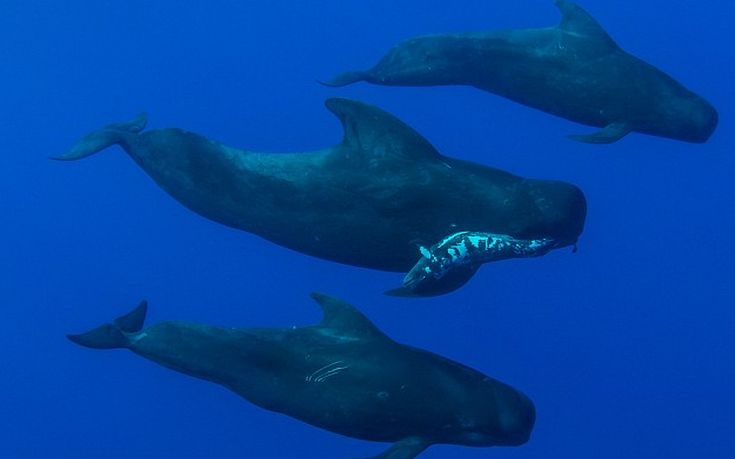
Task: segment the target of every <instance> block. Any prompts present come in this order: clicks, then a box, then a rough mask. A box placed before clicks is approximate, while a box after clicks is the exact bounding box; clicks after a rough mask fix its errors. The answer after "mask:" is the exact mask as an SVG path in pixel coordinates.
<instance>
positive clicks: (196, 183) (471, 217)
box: [56, 99, 587, 273]
mask: <svg viewBox="0 0 735 459" xmlns="http://www.w3.org/2000/svg"><path fill="white" fill-rule="evenodd" d="M326 105H327V108H328V109H329V110H330V111H332V112H333V113H334V114H335V115H337V116H338V117H339V119H340V121H341V122H342V125H343V127H344V138H343V140H342V142H341V143H339V144H337V145H335V146H333V147H330V148H325V149H322V150H317V151H311V152H300V153H280V154H273V153H259V152H254V151H247V150H240V149H237V148H233V147H229V146H226V145H223V144H220V143H218V142H216V141H213V140H210V139H207V138H205V137H203V136H200V135H197V134H194V133H191V132H187V131H183V130H180V129H156V130H150V131H144V127H145V122H146V118H145V116H143V115H141V116H140V117H138V118H136V119H134V120H131V121H128V122H123V123H115V124H111V125H108V126H105V127H103V128H101V129H98V130H96V131H93V132H92V133H90V134H88V135H87V136H85V137H84V138H82V139H81V140H80V141H79V142H77V144H76V145H74V146H73V147H72V148H71V149H70V150H69V151H68V152H67V153H65V154H63V155H61V156H59V157H57V158H56V159H60V160H67V161H68V160H77V159H81V158H85V157H87V156H90V155H92V154H94V153H97V152H98V151H100V150H103V149H105V148H106V147H109V146H112V145H120V146H121V147H122V148H123V149H124V150H125V151H126V152H127V153H128V154H129V155H130V157H132V158H133V160H135V162H137V163H138V165H140V167H141V168H142V169H143V170H144V171H145V172H146V173H147V174H148V175H150V177H151V178H152V179H153V180H154V181H155V182H156V183H157V184H158V185H159V186H160V187H161V188H163V189H164V190H165V191H166V192H168V193H169V194H170V195H171V196H173V197H174V198H175V199H176V200H177V201H179V202H180V203H181V204H183V205H184V206H186V207H187V208H189V209H191V210H193V211H194V212H196V213H198V214H199V215H202V216H204V217H206V218H208V219H211V220H214V221H216V222H219V223H222V224H224V225H227V226H230V227H233V228H238V229H241V230H244V231H247V232H250V233H253V234H256V235H258V236H261V237H263V238H265V239H267V240H269V241H272V242H274V243H276V244H279V245H281V246H284V247H288V248H290V249H293V250H296V251H298V252H301V253H304V254H307V255H312V256H315V257H319V258H322V259H326V260H331V261H335V262H339V263H345V264H348V265H352V266H360V267H366V268H372V269H378V270H383V271H393V272H402V273H406V272H408V271H409V270H410V269H411V268H412V267H413V266H414V265H415V264H416V248H415V243H416V241H419V242H421V243H424V244H433V243H434V242H436V241H440V240H443V239H444V238H445V237H446V236H447V235H449V234H454V233H456V232H457V231H459V230H464V231H480V232H489V233H494V234H505V235H508V236H510V237H514V238H518V239H528V240H532V239H538V240H540V239H545V238H549V239H553V240H554V241H556V242H557V245H558V247H564V246H569V245H573V244H575V243H576V242H577V238H578V237H579V235H580V233H581V232H582V229H583V227H584V220H585V216H586V212H587V206H586V201H585V197H584V194H583V193H582V191H581V190H580V189H579V188H577V187H576V186H574V185H571V184H569V183H564V182H559V181H553V180H535V179H527V178H523V177H519V176H517V175H513V174H510V173H508V172H504V171H501V170H498V169H494V168H491V167H486V166H483V165H480V164H476V163H472V162H469V161H463V160H459V159H454V158H450V157H448V156H444V155H441V154H440V153H439V152H438V151H437V150H436V149H435V148H434V147H433V146H432V145H431V144H430V143H429V142H428V141H427V140H426V139H425V138H424V137H422V136H421V135H420V134H419V133H418V132H416V131H415V130H413V129H412V128H411V127H409V126H407V125H406V124H405V123H403V122H402V121H400V120H399V119H397V118H396V117H394V116H393V115H391V114H389V113H386V112H385V111H383V110H380V109H379V108H377V107H373V106H371V105H367V104H364V103H361V102H357V101H353V100H348V99H329V100H327V102H326Z"/></svg>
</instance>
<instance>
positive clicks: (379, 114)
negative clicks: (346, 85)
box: [325, 97, 441, 160]
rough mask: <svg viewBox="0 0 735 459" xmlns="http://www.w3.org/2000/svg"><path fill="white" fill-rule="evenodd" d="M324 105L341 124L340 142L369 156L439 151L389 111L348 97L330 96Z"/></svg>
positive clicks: (417, 156)
mask: <svg viewBox="0 0 735 459" xmlns="http://www.w3.org/2000/svg"><path fill="white" fill-rule="evenodd" d="M325 105H326V106H327V109H329V111H331V112H332V113H334V114H335V115H337V117H338V118H339V120H340V121H341V122H342V127H343V128H344V138H343V140H342V146H343V147H345V148H347V149H349V152H350V153H352V152H359V153H360V154H361V155H364V156H365V157H368V158H371V159H391V158H395V159H404V160H422V159H433V158H439V157H441V155H440V154H439V152H438V151H437V150H436V148H434V146H433V145H431V144H430V143H429V141H428V140H426V139H425V138H424V137H423V136H422V135H421V134H419V133H418V132H416V131H415V130H414V129H413V128H411V127H410V126H408V125H407V124H406V123H404V122H403V121H401V120H399V119H398V118H396V117H395V116H393V115H391V114H390V113H388V112H386V111H383V110H381V109H379V108H377V107H374V106H372V105H368V104H364V103H362V102H358V101H355V100H350V99H342V98H336V97H335V98H331V99H327V101H326V102H325Z"/></svg>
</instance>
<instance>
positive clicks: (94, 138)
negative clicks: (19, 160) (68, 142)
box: [51, 113, 148, 161]
mask: <svg viewBox="0 0 735 459" xmlns="http://www.w3.org/2000/svg"><path fill="white" fill-rule="evenodd" d="M147 122H148V115H147V114H146V113H141V114H140V115H138V116H136V117H135V118H133V119H132V120H130V121H124V122H122V123H113V124H108V125H107V126H105V127H103V128H100V129H97V130H96V131H92V132H90V133H89V134H87V135H86V136H84V137H83V138H82V139H81V140H79V142H77V143H76V144H75V145H74V146H73V147H71V149H70V150H69V151H67V152H66V153H64V154H62V155H59V156H53V157H51V159H55V160H58V161H74V160H77V159H82V158H86V157H87V156H90V155H93V154H95V153H97V152H99V151H102V150H104V149H105V148H107V147H110V146H112V145H115V144H118V143H120V142H121V141H122V140H123V137H124V136H125V134H137V133H139V132H140V131H142V130H143V129H144V128H145V125H146V123H147Z"/></svg>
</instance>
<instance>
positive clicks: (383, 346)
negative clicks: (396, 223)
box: [69, 294, 536, 459]
mask: <svg viewBox="0 0 735 459" xmlns="http://www.w3.org/2000/svg"><path fill="white" fill-rule="evenodd" d="M312 298H314V299H315V300H316V301H317V302H318V303H319V305H320V306H321V307H322V309H323V311H324V318H323V320H322V321H321V323H319V324H318V325H313V326H307V327H297V328H294V327H289V328H230V327H227V328H221V327H214V326H209V325H201V324H195V323H187V322H178V321H176V322H162V323H158V324H156V325H152V326H149V327H147V328H143V321H144V319H145V315H146V311H147V305H146V303H145V302H143V303H141V304H140V306H138V307H137V308H136V309H134V310H133V311H131V312H130V313H128V314H126V315H124V316H122V317H120V318H118V319H116V320H114V321H113V322H111V323H108V324H105V325H102V326H100V327H98V328H95V329H93V330H91V331H89V332H87V333H83V334H79V335H69V339H71V340H72V341H73V342H75V343H77V344H80V345H82V346H86V347H90V348H95V349H114V348H126V349H129V350H131V351H132V352H134V353H136V354H138V355H140V356H142V357H144V358H146V359H149V360H152V361H153V362H156V363H158V364H160V365H163V366H165V367H167V368H170V369H172V370H175V371H178V372H181V373H184V374H187V375H189V376H193V377H196V378H201V379H205V380H207V381H211V382H214V383H217V384H221V385H222V386H224V387H226V388H228V389H230V390H231V391H233V392H235V393H236V394H238V395H239V396H241V397H243V398H245V399H246V400H248V401H250V402H252V403H253V404H255V405H257V406H259V407H261V408H264V409H266V410H270V411H275V412H279V413H283V414H286V415H288V416H291V417H293V418H296V419H299V420H301V421H303V422H306V423H308V424H311V425H313V426H316V427H320V428H322V429H326V430H329V431H331V432H335V433H338V434H342V435H346V436H349V437H354V438H358V439H362V440H370V441H377V442H391V443H393V445H392V446H391V447H389V448H388V449H387V450H386V451H384V452H383V453H382V454H379V455H378V456H375V459H411V458H414V457H416V456H417V455H419V454H420V453H421V452H422V451H424V450H425V449H426V448H428V447H429V446H431V445H433V444H438V443H446V444H456V445H465V446H517V445H522V444H523V443H526V441H528V439H529V436H530V434H531V430H532V429H533V425H534V421H535V416H536V413H535V408H534V405H533V403H532V402H531V400H530V399H529V398H528V397H526V396H525V395H524V394H522V393H521V392H519V391H518V390H516V389H514V388H512V387H511V386H509V385H507V384H504V383H502V382H500V381H498V380H495V379H493V378H490V377H488V376H485V375H484V374H482V373H480V372H479V371H476V370H474V369H472V368H469V367H466V366H464V365H462V364H460V363H457V362H453V361H451V360H448V359H446V358H444V357H441V356H439V355H436V354H432V353H430V352H427V351H424V350H421V349H417V348H414V347H410V346H406V345H403V344H399V343H397V342H396V341H393V340H392V339H390V338H389V337H387V336H386V335H384V334H383V333H382V332H381V331H380V330H379V329H378V328H377V327H376V326H375V325H373V324H372V323H371V322H370V320H369V319H367V318H366V317H365V316H364V315H363V314H362V313H360V312H359V311H358V310H357V309H355V308H354V307H352V306H351V305H349V304H347V303H345V302H343V301H341V300H338V299H336V298H332V297H329V296H326V295H322V294H312ZM308 456H309V457H315V455H308Z"/></svg>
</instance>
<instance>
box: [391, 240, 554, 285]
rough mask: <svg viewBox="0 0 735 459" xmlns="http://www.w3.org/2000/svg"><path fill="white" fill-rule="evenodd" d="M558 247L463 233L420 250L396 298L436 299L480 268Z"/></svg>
mask: <svg viewBox="0 0 735 459" xmlns="http://www.w3.org/2000/svg"><path fill="white" fill-rule="evenodd" d="M555 246H556V242H555V241H554V240H553V239H531V240H525V239H516V238H513V237H510V236H507V235H505V234H492V233H479V232H470V231H461V232H459V233H455V234H452V235H450V236H448V237H446V238H445V239H444V240H442V241H439V242H437V243H436V244H434V245H432V246H431V247H428V248H427V247H423V246H422V247H419V252H420V253H421V258H419V261H418V262H417V263H416V265H414V267H413V268H411V270H410V271H409V272H408V274H406V277H404V279H403V285H402V286H401V287H399V288H396V289H393V290H389V291H387V292H385V293H386V294H387V295H392V296H414V297H419V296H436V295H442V294H445V293H449V292H453V291H454V290H457V289H458V288H460V287H461V286H463V285H464V284H465V283H467V281H469V280H470V278H471V277H472V276H474V275H475V273H476V272H477V270H478V269H480V266H482V265H483V264H485V263H490V262H493V261H499V260H507V259H510V258H529V257H539V256H541V255H544V254H546V253H547V252H549V251H550V250H552V249H553V248H554V247H555Z"/></svg>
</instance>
